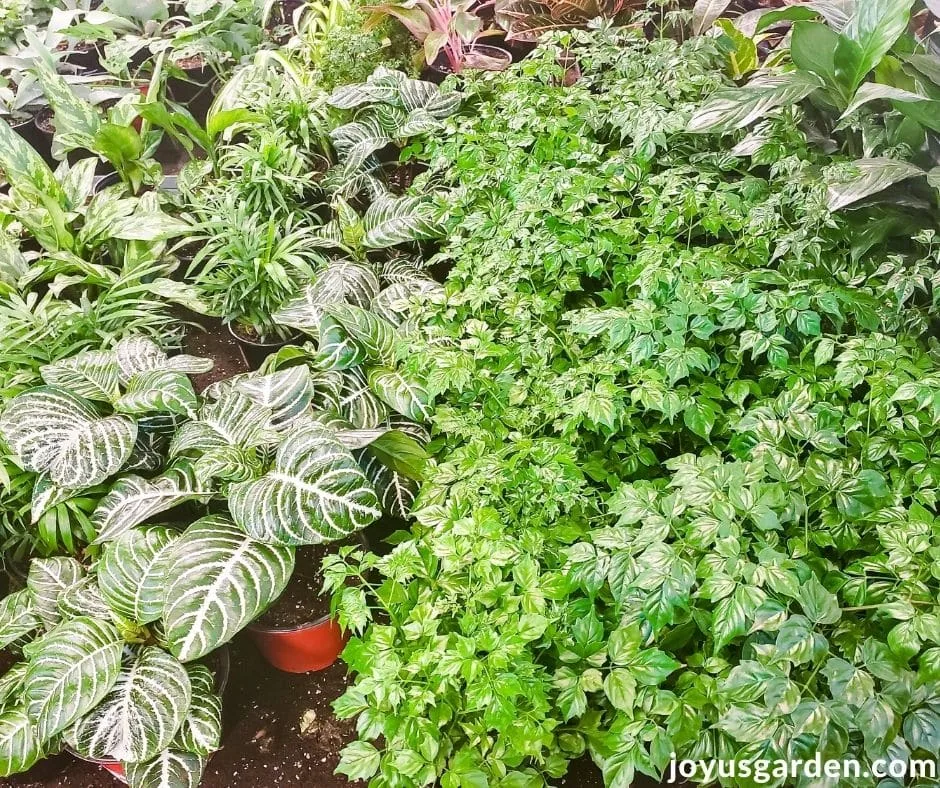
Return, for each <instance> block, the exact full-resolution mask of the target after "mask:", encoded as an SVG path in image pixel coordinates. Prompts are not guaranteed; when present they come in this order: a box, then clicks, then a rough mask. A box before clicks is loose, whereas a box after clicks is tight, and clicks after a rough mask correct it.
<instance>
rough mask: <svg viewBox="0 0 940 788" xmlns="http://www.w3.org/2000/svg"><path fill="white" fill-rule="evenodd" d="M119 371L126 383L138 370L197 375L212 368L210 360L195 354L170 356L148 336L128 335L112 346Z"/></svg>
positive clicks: (123, 381)
mask: <svg viewBox="0 0 940 788" xmlns="http://www.w3.org/2000/svg"><path fill="white" fill-rule="evenodd" d="M114 355H115V358H116V359H117V363H118V368H119V369H120V373H121V382H122V383H127V382H128V381H129V380H130V379H131V378H132V377H134V375H136V374H138V373H140V372H151V371H154V370H165V371H167V372H181V373H183V374H185V375H199V374H202V373H204V372H208V371H209V370H211V369H212V360H211V359H208V358H199V357H197V356H186V355H179V356H173V357H172V358H170V357H169V356H167V354H166V353H164V352H163V350H161V349H160V346H159V345H157V343H156V342H154V341H153V340H152V339H149V338H148V337H141V336H136V337H128V338H127V339H122V340H121V341H120V342H118V344H117V345H116V346H115V347H114Z"/></svg>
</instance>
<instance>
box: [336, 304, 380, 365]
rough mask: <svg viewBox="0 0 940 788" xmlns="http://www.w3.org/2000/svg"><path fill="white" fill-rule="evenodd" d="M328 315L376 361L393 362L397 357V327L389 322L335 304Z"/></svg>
mask: <svg viewBox="0 0 940 788" xmlns="http://www.w3.org/2000/svg"><path fill="white" fill-rule="evenodd" d="M326 311H327V314H328V315H329V316H330V317H331V318H333V320H335V321H336V322H337V323H339V325H340V327H341V328H342V329H343V331H344V332H345V333H346V334H347V336H349V337H351V338H352V340H353V341H354V342H355V343H356V344H357V345H358V346H359V347H361V348H362V349H363V350H364V351H365V352H366V353H367V354H368V356H369V358H370V359H372V360H374V361H380V362H386V363H388V362H389V361H391V360H392V359H393V358H394V356H395V326H393V325H392V324H391V323H389V322H388V321H387V320H385V319H383V318H381V317H379V316H378V315H376V314H374V313H372V312H370V311H369V310H367V309H362V308H361V307H358V306H352V305H351V304H334V305H333V306H330V307H327V310H326Z"/></svg>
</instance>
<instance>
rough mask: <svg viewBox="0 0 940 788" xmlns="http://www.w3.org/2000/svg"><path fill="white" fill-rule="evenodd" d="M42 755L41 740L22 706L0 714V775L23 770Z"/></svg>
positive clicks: (7, 775) (5, 775)
mask: <svg viewBox="0 0 940 788" xmlns="http://www.w3.org/2000/svg"><path fill="white" fill-rule="evenodd" d="M42 756H43V751H42V742H41V741H40V740H39V738H38V737H37V736H36V734H35V732H34V730H33V724H32V722H30V719H29V716H28V715H27V714H26V712H25V710H24V709H22V708H16V709H10V710H9V711H5V712H4V713H3V714H0V777H9V776H10V775H11V774H16V773H17V772H25V771H26V770H27V769H28V768H29V767H30V766H32V765H33V764H34V763H36V761H38V760H39V759H40V758H41V757H42Z"/></svg>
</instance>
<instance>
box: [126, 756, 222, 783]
mask: <svg viewBox="0 0 940 788" xmlns="http://www.w3.org/2000/svg"><path fill="white" fill-rule="evenodd" d="M205 766H206V759H205V758H203V757H202V756H200V755H195V754H193V753H190V752H180V751H179V750H164V751H163V752H161V753H160V754H159V755H158V756H157V757H156V758H154V759H153V760H152V761H147V762H146V763H125V764H124V774H125V776H126V777H127V784H128V785H129V786H130V787H131V788H198V786H199V781H200V780H202V771H203V769H204V768H205Z"/></svg>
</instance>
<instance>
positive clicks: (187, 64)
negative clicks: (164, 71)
mask: <svg viewBox="0 0 940 788" xmlns="http://www.w3.org/2000/svg"><path fill="white" fill-rule="evenodd" d="M173 65H174V66H176V67H177V68H181V69H182V70H183V71H200V70H202V69H204V68H205V67H206V60H205V58H204V57H202V55H191V56H190V57H182V58H180V59H179V60H174V61H173Z"/></svg>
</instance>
